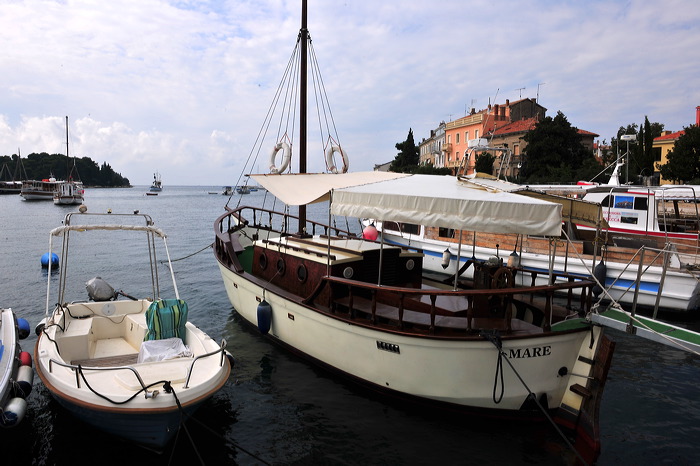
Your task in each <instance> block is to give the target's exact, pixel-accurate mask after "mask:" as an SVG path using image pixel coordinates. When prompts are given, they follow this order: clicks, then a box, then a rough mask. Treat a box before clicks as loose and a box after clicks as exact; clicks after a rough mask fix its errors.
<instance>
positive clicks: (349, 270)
mask: <svg viewBox="0 0 700 466" xmlns="http://www.w3.org/2000/svg"><path fill="white" fill-rule="evenodd" d="M354 273H355V271H354V270H353V269H352V267H345V269H344V270H343V277H345V278H347V279H348V280H349V279H351V278H352V276H353V274H354Z"/></svg>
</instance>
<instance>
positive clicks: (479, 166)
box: [474, 152, 496, 175]
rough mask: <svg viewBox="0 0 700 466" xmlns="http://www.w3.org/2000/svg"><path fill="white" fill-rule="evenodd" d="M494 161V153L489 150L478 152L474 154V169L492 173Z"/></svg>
mask: <svg viewBox="0 0 700 466" xmlns="http://www.w3.org/2000/svg"><path fill="white" fill-rule="evenodd" d="M495 161H496V156H495V155H493V154H491V153H489V152H480V153H478V154H477V155H476V161H475V162H474V171H476V172H479V173H488V174H489V175H493V163H494V162H495Z"/></svg>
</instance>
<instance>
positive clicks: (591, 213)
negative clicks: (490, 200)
mask: <svg viewBox="0 0 700 466" xmlns="http://www.w3.org/2000/svg"><path fill="white" fill-rule="evenodd" d="M459 180H460V183H464V184H465V185H474V186H475V187H479V188H481V189H485V190H487V191H504V192H509V193H515V194H519V195H522V196H529V197H533V198H537V199H541V200H543V201H549V202H555V203H557V204H561V205H562V209H563V210H562V217H563V219H564V221H566V222H571V223H575V224H577V225H585V226H588V227H591V228H597V227H599V226H600V228H603V229H607V228H608V222H607V221H606V220H605V218H604V217H603V215H602V212H601V208H600V205H599V204H596V203H594V202H588V201H582V200H580V199H575V198H573V197H564V196H559V195H556V194H550V193H549V192H546V191H545V190H546V189H553V190H557V191H558V190H563V188H576V187H578V186H574V185H571V186H570V187H569V186H567V185H561V186H554V185H546V186H545V185H542V186H541V187H538V185H532V186H523V185H519V184H516V183H511V182H509V181H504V180H499V179H497V178H496V177H495V176H491V175H485V174H483V173H477V174H475V175H470V176H467V177H460V179H459ZM579 188H580V187H579ZM569 192H574V193H576V192H577V191H575V190H569ZM578 192H581V193H582V192H584V191H583V190H581V189H579V190H578Z"/></svg>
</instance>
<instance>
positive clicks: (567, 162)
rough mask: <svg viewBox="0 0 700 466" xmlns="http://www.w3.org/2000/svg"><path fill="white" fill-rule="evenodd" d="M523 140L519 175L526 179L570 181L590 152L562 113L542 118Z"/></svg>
mask: <svg viewBox="0 0 700 466" xmlns="http://www.w3.org/2000/svg"><path fill="white" fill-rule="evenodd" d="M523 139H524V140H525V142H527V148H526V149H525V151H524V155H525V156H524V158H523V166H522V168H521V171H520V175H521V177H522V179H523V180H524V181H527V182H530V183H532V182H552V181H555V182H558V183H563V182H570V181H576V180H577V179H578V177H579V175H578V171H579V170H580V169H581V168H582V167H583V165H584V161H586V160H588V159H592V158H593V153H592V152H591V151H588V150H586V148H585V147H584V146H583V144H581V136H580V135H579V134H578V130H577V129H576V128H574V127H573V126H571V124H570V123H569V121H568V120H567V119H566V116H565V115H564V114H563V113H562V112H557V115H556V116H555V117H554V118H552V117H546V118H544V119H543V120H541V121H540V122H538V123H537V126H535V128H534V129H533V130H531V131H528V132H527V133H526V134H525V136H524V137H523Z"/></svg>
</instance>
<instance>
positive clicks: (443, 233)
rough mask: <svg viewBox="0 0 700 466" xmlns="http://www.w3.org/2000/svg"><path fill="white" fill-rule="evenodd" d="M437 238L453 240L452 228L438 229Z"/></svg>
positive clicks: (453, 232)
mask: <svg viewBox="0 0 700 466" xmlns="http://www.w3.org/2000/svg"><path fill="white" fill-rule="evenodd" d="M438 236H439V237H441V238H454V237H455V231H454V229H453V228H438Z"/></svg>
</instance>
